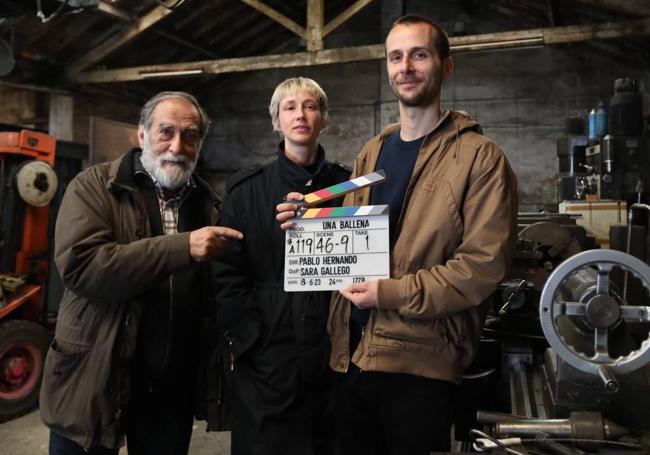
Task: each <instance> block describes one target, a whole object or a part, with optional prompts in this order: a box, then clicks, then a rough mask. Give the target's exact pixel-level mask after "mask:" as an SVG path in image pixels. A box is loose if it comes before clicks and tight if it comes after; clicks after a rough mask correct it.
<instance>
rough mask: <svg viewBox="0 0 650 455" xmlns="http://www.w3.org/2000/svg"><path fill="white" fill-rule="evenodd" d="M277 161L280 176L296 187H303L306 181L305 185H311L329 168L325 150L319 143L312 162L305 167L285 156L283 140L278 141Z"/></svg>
mask: <svg viewBox="0 0 650 455" xmlns="http://www.w3.org/2000/svg"><path fill="white" fill-rule="evenodd" d="M278 163H279V165H280V167H279V169H280V173H281V175H282V177H283V178H284V179H285V180H286V181H287V183H289V185H290V186H292V187H297V188H298V187H303V186H305V185H306V184H307V183H309V185H307V186H310V185H313V184H314V183H315V182H316V181H317V180H318V179H319V177H320V175H321V174H322V173H323V171H328V170H329V169H328V167H329V163H328V162H327V161H326V160H325V150H324V149H323V147H321V145H320V144H318V152H317V155H316V160H315V161H314V164H312V165H311V166H309V167H308V168H307V167H304V166H300V165H298V164H296V163H294V162H293V161H291V160H290V159H289V158H287V156H286V154H285V153H284V141H283V142H280V144H279V145H278ZM312 172H313V173H312ZM326 173H327V172H326Z"/></svg>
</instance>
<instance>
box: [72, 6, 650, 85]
mask: <svg viewBox="0 0 650 455" xmlns="http://www.w3.org/2000/svg"><path fill="white" fill-rule="evenodd" d="M644 35H650V18H648V19H642V20H636V21H624V22H615V23H604V24H595V25H573V26H568V27H553V28H539V29H533V30H520V31H511V32H502V33H487V34H483V35H470V36H457V37H456V36H455V37H451V38H450V39H449V44H450V46H451V51H452V53H460V52H470V51H480V50H492V49H510V48H519V47H529V46H533V45H542V44H548V45H552V44H561V43H575V42H580V41H591V40H595V39H610V38H621V37H626V36H644ZM383 58H385V51H384V45H383V44H373V45H367V46H357V47H347V48H339V49H327V50H322V51H316V52H299V53H296V54H276V55H264V56H256V57H243V58H231V59H220V60H206V61H198V62H187V63H172V64H164V65H150V66H141V67H134V68H123V69H115V70H106V71H94V72H87V73H81V74H78V75H76V76H74V77H73V79H74V80H75V81H77V82H91V83H95V82H118V81H134V80H142V79H146V78H148V77H151V76H147V75H146V74H147V73H149V74H150V73H152V72H154V73H155V72H161V71H164V72H168V73H169V72H174V71H192V70H200V72H199V73H195V74H223V73H236V72H242V71H253V70H264V69H271V68H291V67H299V66H313V65H328V64H334V63H349V62H358V61H364V60H381V59H383ZM179 76H180V75H179ZM170 77H173V74H170Z"/></svg>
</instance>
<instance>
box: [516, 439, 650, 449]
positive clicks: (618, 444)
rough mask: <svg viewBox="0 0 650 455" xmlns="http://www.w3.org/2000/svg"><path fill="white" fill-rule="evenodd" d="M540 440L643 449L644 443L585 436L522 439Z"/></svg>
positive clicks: (523, 440) (533, 441) (525, 440)
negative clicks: (586, 437)
mask: <svg viewBox="0 0 650 455" xmlns="http://www.w3.org/2000/svg"><path fill="white" fill-rule="evenodd" d="M540 441H554V442H573V443H577V444H602V445H610V446H615V447H624V448H626V449H642V448H643V445H641V444H637V443H634V442H622V441H609V440H607V439H585V438H544V439H522V440H521V442H525V443H529V442H532V443H535V442H540Z"/></svg>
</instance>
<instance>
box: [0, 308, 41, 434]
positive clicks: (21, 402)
mask: <svg viewBox="0 0 650 455" xmlns="http://www.w3.org/2000/svg"><path fill="white" fill-rule="evenodd" d="M49 342H50V337H49V335H48V333H47V331H46V330H45V329H44V328H43V327H41V326H40V325H38V324H36V323H34V322H31V321H23V320H9V321H3V322H0V422H3V421H5V420H9V419H11V418H13V417H17V416H20V415H22V414H25V413H26V412H28V411H30V410H32V409H33V408H34V407H35V406H36V403H37V401H38V392H39V389H40V387H41V379H42V377H43V362H44V361H45V354H46V352H47V348H48V345H49Z"/></svg>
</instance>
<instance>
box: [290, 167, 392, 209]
mask: <svg viewBox="0 0 650 455" xmlns="http://www.w3.org/2000/svg"><path fill="white" fill-rule="evenodd" d="M384 180H386V174H385V173H384V171H383V170H378V171H376V172H371V173H370V174H366V175H362V176H361V177H357V178H355V179H352V180H348V181H347V182H342V183H337V184H336V185H332V186H328V187H327V188H323V189H322V190H318V191H314V192H313V193H309V194H305V199H304V200H302V201H290V202H293V203H295V204H298V205H299V206H300V208H309V207H313V206H315V205H318V204H320V203H321V202H325V201H329V200H330V199H334V198H337V197H341V196H345V195H346V194H348V193H351V192H353V191H357V190H360V189H362V188H365V187H367V186H372V185H376V184H377V183H382V182H383V181H384Z"/></svg>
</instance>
